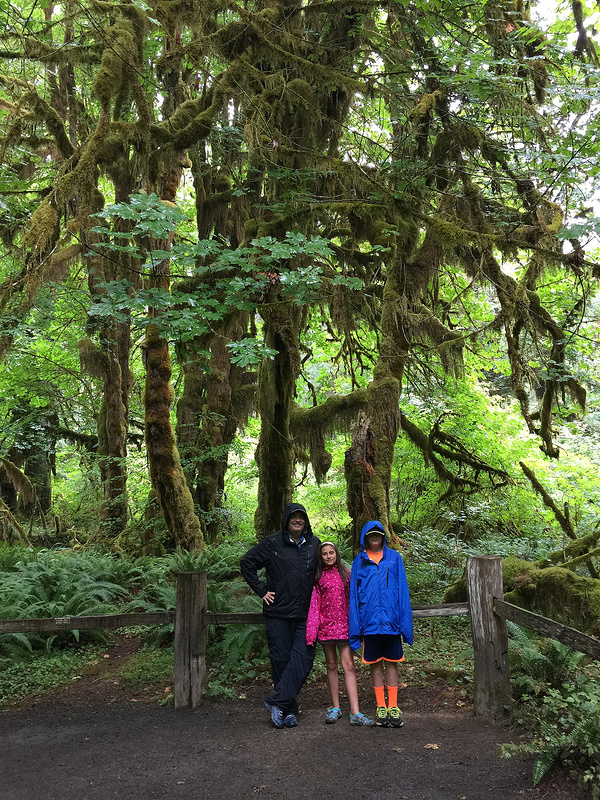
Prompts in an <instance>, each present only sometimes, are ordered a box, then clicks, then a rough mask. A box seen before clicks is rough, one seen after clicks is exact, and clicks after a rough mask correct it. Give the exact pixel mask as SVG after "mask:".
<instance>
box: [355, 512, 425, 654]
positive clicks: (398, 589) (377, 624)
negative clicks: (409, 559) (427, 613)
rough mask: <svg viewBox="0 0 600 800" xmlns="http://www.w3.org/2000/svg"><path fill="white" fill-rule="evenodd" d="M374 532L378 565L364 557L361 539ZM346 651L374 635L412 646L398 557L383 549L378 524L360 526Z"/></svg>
mask: <svg viewBox="0 0 600 800" xmlns="http://www.w3.org/2000/svg"><path fill="white" fill-rule="evenodd" d="M373 530H376V531H378V532H380V533H381V534H382V535H383V557H382V559H381V561H380V562H379V564H375V562H374V561H371V559H370V558H369V557H368V556H367V552H366V544H365V537H366V535H367V533H369V531H373ZM349 628H350V630H349V635H350V647H351V648H352V650H357V649H358V648H359V647H360V645H361V639H362V637H363V636H372V635H373V634H377V633H386V634H395V635H397V634H401V635H402V638H403V639H404V641H405V642H408V644H412V642H413V624H412V609H411V607H410V598H409V594H408V583H407V582H406V573H405V572H404V563H403V561H402V557H401V555H400V553H397V552H396V551H395V550H390V549H389V548H388V546H387V541H386V536H385V530H384V529H383V525H382V524H381V523H380V522H376V521H373V520H372V521H371V522H367V523H366V524H365V525H363V529H362V531H361V532H360V553H359V554H358V555H357V556H356V558H355V559H354V561H353V562H352V572H351V574H350V625H349Z"/></svg>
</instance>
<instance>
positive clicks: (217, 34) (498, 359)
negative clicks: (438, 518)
mask: <svg viewBox="0 0 600 800" xmlns="http://www.w3.org/2000/svg"><path fill="white" fill-rule="evenodd" d="M2 8H3V14H4V18H5V25H4V27H3V30H2V32H0V38H1V40H2V43H1V45H0V48H1V49H0V58H1V59H2V71H1V72H0V126H1V139H0V142H1V144H0V170H1V171H0V212H1V213H0V236H1V238H2V245H3V260H2V283H1V284H0V315H1V316H0V319H1V329H0V352H1V353H2V356H3V358H4V362H3V368H2V370H3V371H2V376H1V378H0V379H1V381H2V385H3V386H4V394H5V397H6V401H5V404H4V407H3V414H4V420H5V425H4V432H3V450H2V458H3V463H5V464H7V465H8V464H10V465H12V466H10V467H9V466H6V467H5V469H4V472H3V477H2V483H1V487H0V488H1V494H2V497H3V505H4V506H5V512H3V513H5V516H6V519H7V520H9V522H10V521H11V520H12V521H14V522H15V523H16V522H17V517H16V516H15V515H17V516H18V514H17V511H18V500H17V494H18V491H19V481H20V485H21V487H22V486H23V485H25V484H24V480H25V479H26V480H27V481H28V482H29V483H31V484H32V485H34V486H37V494H36V496H37V498H38V502H39V504H40V508H41V510H42V512H43V513H47V512H48V511H50V510H51V509H52V510H53V511H54V513H55V514H56V518H57V523H56V524H57V525H58V526H59V527H60V524H61V522H60V519H59V517H60V513H59V504H58V503H57V499H56V498H55V502H54V505H53V501H52V498H51V496H50V491H49V487H50V484H51V477H50V476H51V472H52V470H53V469H55V453H56V452H57V448H58V450H61V449H62V450H63V451H65V452H66V450H65V448H66V447H67V445H68V446H70V447H71V448H73V447H76V448H77V450H76V452H77V453H78V458H80V459H81V461H80V464H79V467H78V474H79V475H80V476H87V478H88V479H90V480H96V481H97V486H96V489H95V491H100V492H101V498H100V503H99V507H98V516H99V521H100V526H99V527H98V529H97V530H95V531H94V532H93V535H92V538H93V537H94V536H95V537H99V538H101V539H103V540H105V541H111V542H117V543H118V542H119V541H122V537H123V535H124V531H125V530H126V529H127V527H128V525H129V524H130V513H131V507H132V504H131V500H132V497H136V499H137V505H136V514H137V521H138V522H139V521H140V520H142V519H143V520H144V525H143V526H141V527H140V529H141V530H142V534H141V537H142V541H141V545H140V546H141V548H142V549H143V550H145V551H147V552H152V550H153V548H154V547H156V546H157V545H156V543H157V537H158V538H160V536H159V534H158V533H157V532H158V531H160V530H161V525H162V524H164V525H166V528H167V530H168V535H169V537H170V541H171V543H172V544H173V545H176V546H178V547H183V548H188V549H194V548H200V547H201V546H202V543H203V541H204V540H205V539H206V538H209V539H213V540H214V539H215V538H216V537H217V536H218V534H219V528H220V521H221V520H222V514H221V509H222V508H223V506H224V504H225V499H224V495H225V492H226V480H227V467H228V454H229V453H230V452H231V450H232V448H236V447H240V446H241V445H240V444H239V440H238V439H236V437H237V435H238V433H239V432H240V431H244V430H245V429H246V426H247V425H248V423H249V420H258V421H259V425H258V426H254V427H253V428H252V436H253V437H255V439H256V451H255V465H256V471H257V478H258V488H257V497H256V500H255V501H253V502H254V507H255V508H256V512H255V517H254V525H255V529H256V533H257V535H258V536H264V535H266V534H268V533H270V532H271V531H273V530H276V529H277V528H278V527H279V521H280V513H281V509H282V507H283V506H284V505H285V504H286V503H287V502H289V501H290V500H291V499H292V495H293V493H294V490H295V484H296V482H297V480H298V471H299V470H300V471H302V470H305V471H310V473H311V475H312V476H313V478H314V480H315V481H316V483H317V484H321V483H322V482H323V481H325V480H326V479H327V475H328V473H329V471H330V469H331V465H332V460H333V458H334V455H335V453H334V450H335V447H336V446H338V447H339V445H336V444H335V442H336V441H339V436H340V435H342V436H343V437H344V439H343V441H344V450H345V452H344V456H343V465H342V464H341V463H340V464H338V466H337V467H336V468H338V469H340V470H342V469H343V474H344V483H345V494H346V498H345V500H346V508H347V512H348V516H349V519H350V525H349V526H348V530H349V531H350V533H351V534H353V535H354V536H355V537H356V535H357V531H358V530H360V527H361V526H362V524H363V523H364V521H366V520H368V519H372V518H378V519H381V521H382V522H383V524H384V525H385V527H386V529H387V530H388V531H389V532H390V535H391V536H392V537H394V536H396V535H399V536H401V535H402V526H403V525H406V524H407V515H406V513H404V512H407V510H408V509H409V508H410V507H411V505H412V503H413V501H412V500H411V499H410V497H408V494H407V487H408V486H411V487H412V488H411V489H410V493H412V495H413V496H417V497H420V496H421V495H425V494H427V492H428V491H430V490H431V489H430V488H428V487H431V486H433V485H435V486H436V487H438V488H439V490H438V488H436V489H435V491H436V492H437V498H438V499H437V500H436V503H438V502H439V503H441V505H444V504H446V507H448V508H449V509H454V511H456V509H460V508H462V509H464V507H465V502H467V501H466V498H474V497H479V498H486V497H489V496H490V495H491V494H494V493H496V495H500V496H504V497H506V496H508V493H510V492H511V491H512V489H511V487H512V486H514V484H515V481H516V480H517V479H518V477H519V476H521V477H522V475H523V473H522V472H521V470H520V468H519V467H518V460H519V458H521V457H522V455H521V454H516V453H508V452H507V451H506V450H504V449H503V448H505V446H506V441H505V439H504V438H503V437H504V436H506V429H505V428H504V429H503V427H502V424H501V423H500V422H498V424H497V426H496V434H495V435H496V437H497V438H496V440H495V441H494V439H493V435H494V434H493V433H491V427H490V426H488V425H487V423H484V421H483V418H484V417H485V416H486V415H489V414H492V415H493V411H492V410H491V409H492V407H493V405H494V404H493V402H492V401H491V400H490V399H489V397H490V394H492V393H494V392H495V393H497V396H500V397H502V398H504V402H505V403H506V404H509V403H510V400H509V398H510V397H512V398H515V399H516V402H517V404H518V409H519V412H520V415H521V419H522V424H523V428H522V430H521V432H520V433H519V434H515V435H517V436H521V438H523V437H525V438H526V439H527V440H528V442H531V441H533V440H535V441H536V442H537V443H538V445H539V448H540V449H541V453H542V454H543V460H545V463H547V462H548V461H551V460H554V459H558V458H559V455H560V453H561V447H562V446H563V445H562V444H561V438H560V436H561V433H560V432H561V430H562V425H563V423H565V422H568V421H569V420H571V421H573V420H580V419H581V415H582V414H583V412H584V410H585V409H586V403H587V395H588V393H589V392H590V391H593V390H594V388H595V381H596V380H597V379H596V377H595V374H594V367H595V364H593V362H592V359H591V355H592V354H593V351H594V346H595V341H596V335H597V334H596V330H597V326H595V323H594V316H595V308H596V305H595V303H596V295H597V278H598V267H597V264H596V262H595V260H594V247H595V241H594V237H595V236H596V235H597V231H598V228H599V224H598V218H597V217H596V216H595V213H596V212H595V200H596V198H595V195H594V186H595V178H596V175H597V171H598V169H599V167H598V158H597V154H598V137H599V129H598V126H599V123H598V114H597V113H596V112H597V106H598V89H597V87H598V76H599V74H600V73H599V71H598V59H597V55H596V51H595V47H594V44H593V41H592V35H591V26H592V22H593V20H594V19H595V17H594V16H591V15H592V13H593V11H594V9H593V8H592V7H591V6H590V7H589V8H588V7H587V6H586V4H585V3H581V2H578V1H577V0H576V2H573V3H572V4H571V6H570V8H569V9H568V12H566V13H564V14H563V15H562V16H557V18H556V19H554V20H552V21H550V22H544V21H542V20H541V18H540V16H539V15H538V13H537V11H536V4H535V3H523V2H522V1H521V0H497V2H494V1H492V0H476V1H475V2H472V1H471V0H469V2H461V1H459V2H452V3H450V2H445V1H444V0H427V2H425V0H392V2H378V1H377V0H359V1H358V2H357V1H356V0H352V1H350V0H339V1H338V0H334V2H328V3H321V2H318V1H317V2H311V1H310V0H304V1H303V2H284V0H248V1H244V2H241V3H220V2H212V1H211V2H195V0H191V1H190V0H181V2H180V1H179V0H169V1H167V0H156V2H154V1H152V2H148V3H146V2H142V0H135V2H133V1H130V2H104V0H101V1H99V2H93V1H91V2H90V1H88V0H83V1H79V0H78V2H72V1H71V0H68V2H66V3H64V4H61V5H54V4H52V3H44V4H39V3H38V2H37V0H35V1H34V2H31V1H30V0H28V1H27V2H25V3H24V4H21V5H20V6H19V7H17V6H16V5H14V4H12V3H10V2H6V3H5V4H4V5H3V6H2ZM484 397H487V398H488V399H487V400H485V399H484ZM469 416H470V418H471V422H470V423H468V424H467V419H468V418H469ZM461 417H462V419H461ZM511 419H512V417H511ZM251 424H252V425H253V424H254V423H253V422H252V423H251ZM511 424H514V425H516V423H514V422H513V423H511ZM492 427H493V426H492ZM336 437H337V439H336ZM399 437H400V439H399ZM400 440H401V441H402V442H404V443H405V444H403V445H402V446H403V447H406V446H410V448H412V450H411V451H410V452H411V453H412V455H411V456H410V461H411V464H412V465H413V466H412V472H411V476H410V480H409V481H408V483H403V479H402V474H403V473H402V465H400V464H399V461H398V459H399V450H398V448H399V442H400ZM332 443H333V444H332ZM138 450H139V452H141V453H142V455H143V456H144V458H145V459H147V467H148V469H147V473H146V474H145V468H144V465H143V462H142V463H140V461H139V459H137V456H136V452H137V451H138ZM69 452H75V451H73V450H71V451H69ZM403 452H406V451H403ZM419 452H420V454H421V456H422V459H423V461H421V456H419V457H417V455H416V454H417V453H419ZM421 463H423V464H424V465H426V468H427V469H426V470H425V473H426V474H425V473H423V471H422V469H421V467H420V466H419V465H420V464H421ZM13 467H14V469H13ZM523 469H524V470H526V469H528V467H527V465H525V467H524V468H523ZM15 470H16V472H15ZM93 475H96V476H97V478H92V477H91V476H93ZM147 475H149V477H150V482H148V480H147ZM525 475H527V473H526V472H525ZM132 478H133V480H132ZM527 480H529V482H530V483H532V485H533V489H532V491H534V490H535V491H538V489H537V487H535V484H533V480H537V478H536V477H535V474H534V476H533V479H531V478H530V476H528V475H527ZM82 481H83V478H82ZM82 485H83V484H82ZM82 491H84V490H83V489H82ZM142 493H143V495H144V496H143V497H142V496H141V494H142ZM502 493H504V494H502ZM403 504H404V505H403ZM546 505H547V507H549V506H548V504H546ZM431 507H433V506H431ZM555 510H556V509H555ZM252 511H254V508H253V509H252ZM36 513H37V512H36ZM403 513H404V516H403ZM453 513H454V512H453ZM457 513H458V512H457ZM461 513H462V512H461ZM553 513H554V511H553ZM430 522H431V524H433V522H434V520H430ZM393 523H394V524H393ZM7 524H8V523H7ZM9 527H10V525H9ZM394 531H395V532H394ZM591 563H592V562H591V561H590V564H591Z"/></svg>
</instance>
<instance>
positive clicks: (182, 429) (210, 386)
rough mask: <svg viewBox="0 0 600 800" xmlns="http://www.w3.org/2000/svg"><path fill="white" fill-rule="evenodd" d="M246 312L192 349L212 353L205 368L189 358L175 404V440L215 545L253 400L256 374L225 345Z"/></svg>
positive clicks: (238, 331) (241, 326) (239, 329)
mask: <svg viewBox="0 0 600 800" xmlns="http://www.w3.org/2000/svg"><path fill="white" fill-rule="evenodd" d="M246 325H247V314H236V315H235V316H234V317H232V318H231V319H230V320H229V321H226V322H225V323H224V324H223V325H222V326H221V327H220V328H218V329H217V330H216V331H215V333H214V334H213V335H211V336H210V340H209V341H208V342H204V343H200V342H198V343H197V344H198V346H197V347H193V348H190V350H191V351H192V352H193V351H196V352H199V351H200V350H203V349H210V353H211V355H210V358H209V360H208V363H207V364H205V363H204V362H203V361H201V358H200V356H198V355H196V356H194V355H191V356H190V357H189V360H188V361H187V362H186V363H185V364H184V367H183V369H184V373H185V381H184V389H183V394H182V397H181V399H180V401H179V403H178V404H177V440H178V444H179V448H180V451H181V453H182V456H183V458H184V462H185V466H184V471H185V474H186V478H187V482H188V486H189V487H190V489H191V491H192V496H193V498H194V502H195V504H196V507H197V508H198V509H199V511H200V514H201V523H202V526H203V531H204V533H205V535H206V537H207V538H208V539H210V540H211V541H214V540H215V539H216V537H217V534H218V532H219V529H220V527H221V526H220V521H221V509H222V508H223V501H224V492H225V473H226V471H227V463H228V453H229V448H230V446H231V444H232V442H233V440H234V438H235V435H236V432H237V429H238V425H243V424H244V423H245V421H246V418H247V415H248V412H249V410H250V408H251V405H252V400H253V396H254V385H253V384H252V379H253V375H252V373H247V372H246V371H245V370H243V369H241V368H240V367H237V366H235V365H234V364H232V363H231V354H230V351H229V348H228V347H227V344H228V343H229V342H230V341H232V340H238V339H239V338H241V336H242V335H243V333H244V332H245V330H246Z"/></svg>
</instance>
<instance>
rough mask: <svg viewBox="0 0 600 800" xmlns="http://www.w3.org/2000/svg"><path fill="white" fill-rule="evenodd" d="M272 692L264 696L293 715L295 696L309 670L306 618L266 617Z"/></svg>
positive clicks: (311, 652) (311, 656) (311, 657)
mask: <svg viewBox="0 0 600 800" xmlns="http://www.w3.org/2000/svg"><path fill="white" fill-rule="evenodd" d="M265 630H266V633H267V643H268V645H269V657H270V659H271V677H272V679H273V687H274V688H273V691H272V692H271V694H270V695H269V696H268V697H267V698H266V702H267V703H269V705H272V706H278V707H279V708H280V709H281V710H282V711H283V713H284V715H285V714H296V713H297V712H298V703H297V702H296V696H297V695H298V694H299V693H300V689H301V688H302V686H303V685H304V681H305V680H306V679H307V678H308V675H309V673H310V671H311V669H312V665H313V661H314V660H315V650H316V648H315V646H314V645H312V646H309V645H307V644H306V620H305V619H283V618H280V617H268V616H267V617H265Z"/></svg>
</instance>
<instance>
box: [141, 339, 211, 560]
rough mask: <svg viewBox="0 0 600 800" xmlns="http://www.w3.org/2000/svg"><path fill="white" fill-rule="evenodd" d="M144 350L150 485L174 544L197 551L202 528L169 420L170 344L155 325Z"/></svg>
mask: <svg viewBox="0 0 600 800" xmlns="http://www.w3.org/2000/svg"><path fill="white" fill-rule="evenodd" d="M144 352H145V363H146V384H145V389H144V409H145V430H146V448H147V452H148V462H149V465H150V478H151V480H152V486H153V487H154V489H155V491H156V497H157V500H158V504H159V506H160V509H161V511H162V513H163V516H164V519H165V523H166V525H167V528H168V530H169V533H170V535H171V536H172V538H173V540H174V542H175V544H176V546H177V547H181V548H184V549H186V550H197V549H198V548H200V547H201V546H202V542H203V537H202V531H201V529H200V522H199V520H198V517H197V516H196V514H195V512H194V501H193V499H192V495H191V493H190V490H189V489H188V486H187V483H186V481H185V475H184V474H183V468H182V466H181V461H180V458H179V452H178V450H177V446H176V444H175V433H174V431H173V426H172V425H171V419H170V410H171V404H172V403H173V398H174V394H173V389H172V387H171V375H172V368H171V357H170V353H169V345H168V342H167V340H166V339H163V338H162V337H161V336H159V334H158V330H157V326H156V325H149V326H148V333H147V336H146V341H145V342H144Z"/></svg>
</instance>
